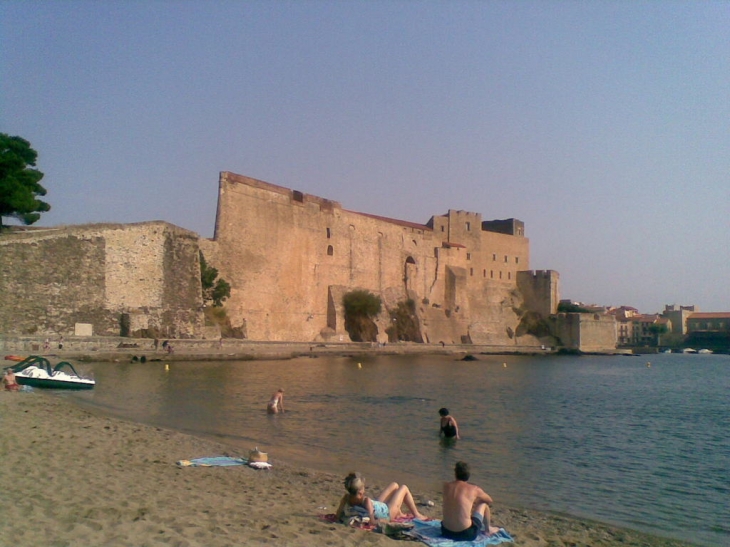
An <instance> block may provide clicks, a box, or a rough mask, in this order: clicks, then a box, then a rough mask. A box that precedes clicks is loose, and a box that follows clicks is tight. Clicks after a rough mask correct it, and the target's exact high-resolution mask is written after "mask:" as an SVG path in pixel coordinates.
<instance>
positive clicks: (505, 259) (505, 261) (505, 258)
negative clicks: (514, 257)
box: [504, 255, 507, 264]
mask: <svg viewBox="0 0 730 547" xmlns="http://www.w3.org/2000/svg"><path fill="white" fill-rule="evenodd" d="M504 263H505V264H507V255H504Z"/></svg>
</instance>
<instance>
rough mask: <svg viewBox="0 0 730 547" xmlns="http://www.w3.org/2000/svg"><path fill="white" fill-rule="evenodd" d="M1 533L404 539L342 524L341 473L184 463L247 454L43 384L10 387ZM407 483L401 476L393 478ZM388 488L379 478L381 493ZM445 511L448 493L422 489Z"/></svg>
mask: <svg viewBox="0 0 730 547" xmlns="http://www.w3.org/2000/svg"><path fill="white" fill-rule="evenodd" d="M0 419H2V424H1V427H0V461H2V473H0V492H2V495H0V515H2V518H0V537H2V538H3V542H4V544H6V545H13V546H14V547H25V546H28V547H31V546H32V547H36V546H38V545H44V546H54V547H61V546H74V547H75V546H100V545H104V546H136V547H139V546H143V545H144V546H153V545H173V546H178V547H187V546H190V547H193V546H195V547H197V546H200V547H217V546H229V545H230V546H233V545H258V544H265V543H266V544H275V545H292V546H306V547H315V546H322V545H343V546H356V545H395V543H394V541H395V540H392V539H390V538H388V537H386V536H384V535H382V534H378V533H374V532H369V531H363V530H357V529H352V528H348V527H346V526H344V525H341V524H332V523H329V522H326V521H324V520H322V519H321V518H319V515H322V514H326V513H332V512H333V511H334V509H335V508H336V505H337V502H338V501H339V499H340V497H341V495H342V493H343V488H342V485H341V480H342V477H341V476H340V475H344V474H345V472H346V471H349V470H334V471H336V472H337V475H334V474H326V473H320V472H314V471H311V470H307V469H299V468H295V467H292V466H290V465H287V464H286V462H283V461H279V460H278V459H277V458H276V455H270V462H271V463H272V464H273V468H272V469H271V470H268V471H257V470H254V469H251V468H249V467H244V466H238V467H213V468H203V467H196V468H193V467H183V468H181V467H178V466H177V465H176V462H177V461H178V460H182V459H192V458H198V457H205V456H220V455H229V456H245V455H246V454H240V453H236V452H235V451H233V450H232V449H231V448H230V447H228V446H226V445H224V444H220V443H217V442H215V441H211V440H208V439H202V438H197V437H193V436H190V435H186V434H183V433H180V432H176V431H170V430H166V429H162V428H157V427H152V426H147V425H142V424H136V423H131V422H126V421H123V420H119V419H116V418H111V417H108V416H105V415H103V414H100V413H96V412H94V413H92V412H90V411H88V410H86V409H82V408H79V407H77V406H75V405H74V404H73V403H72V402H70V401H69V400H67V399H65V398H64V397H63V396H58V395H54V394H51V393H48V392H42V391H40V390H34V391H33V392H20V393H9V392H0ZM394 479H395V480H397V477H394ZM381 486H383V485H380V484H377V483H376V484H370V485H369V491H370V492H378V490H379V487H381ZM414 495H415V497H416V499H417V500H424V499H430V500H433V501H434V502H435V506H434V507H423V508H421V510H422V512H423V513H425V514H427V515H430V516H432V517H434V518H439V517H440V515H441V507H440V494H439V493H436V492H418V491H416V492H414ZM493 520H494V524H495V525H498V526H502V527H504V528H506V529H507V530H508V531H509V532H510V533H511V534H512V535H513V537H514V538H515V543H514V544H515V545H524V546H535V547H537V546H541V547H542V546H558V547H559V546H589V545H590V546H594V547H600V546H608V545H625V546H637V547H638V546H649V547H669V546H681V545H689V544H688V543H684V542H680V541H673V540H666V539H662V538H657V537H653V536H648V535H644V534H641V533H638V532H633V531H628V530H622V529H618V528H612V527H609V526H604V525H602V524H598V523H593V522H587V521H580V520H576V519H572V518H567V517H562V516H559V515H550V514H544V513H539V512H535V511H526V510H520V509H513V508H508V507H504V506H502V505H500V503H499V500H495V506H494V517H493ZM507 545H509V544H507Z"/></svg>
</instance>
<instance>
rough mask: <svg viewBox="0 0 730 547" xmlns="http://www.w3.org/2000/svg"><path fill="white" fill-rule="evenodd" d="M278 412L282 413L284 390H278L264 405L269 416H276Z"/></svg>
mask: <svg viewBox="0 0 730 547" xmlns="http://www.w3.org/2000/svg"><path fill="white" fill-rule="evenodd" d="M279 411H281V412H284V390H283V389H279V390H278V391H277V392H276V393H274V394H273V395H272V396H271V399H269V402H268V403H267V404H266V412H268V413H269V414H278V413H279Z"/></svg>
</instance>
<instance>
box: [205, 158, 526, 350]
mask: <svg viewBox="0 0 730 547" xmlns="http://www.w3.org/2000/svg"><path fill="white" fill-rule="evenodd" d="M516 222H517V225H519V226H520V230H522V223H520V222H519V221H516ZM201 249H202V250H203V252H204V254H205V256H206V260H208V262H210V263H211V264H212V265H214V266H215V267H216V268H218V270H219V274H220V276H221V277H223V278H224V279H226V280H227V281H229V282H230V283H231V287H232V289H231V297H230V298H229V299H228V300H227V301H226V308H227V310H228V316H229V317H230V318H231V322H232V324H234V325H245V330H246V332H247V333H248V336H249V337H250V339H252V340H317V339H320V338H321V337H322V335H323V333H325V332H327V333H330V334H334V335H335V336H337V337H338V338H339V337H343V336H344V337H347V333H346V332H345V331H344V322H343V321H342V320H341V314H342V310H341V302H339V301H335V300H337V299H341V294H344V292H343V291H345V292H346V291H347V290H353V289H366V290H369V291H371V292H373V293H375V294H378V295H380V296H381V298H382V299H383V302H384V304H385V306H386V308H394V307H395V306H396V305H397V303H398V302H399V301H404V300H406V299H408V298H412V299H413V300H414V302H416V303H417V313H418V315H419V318H420V319H421V321H422V328H423V337H424V340H430V341H432V342H438V341H444V342H446V343H461V342H462V341H463V340H465V339H466V340H468V339H474V338H477V339H479V340H487V341H488V340H491V339H496V338H499V339H500V340H506V341H507V342H509V343H515V341H514V340H511V338H510V337H509V332H508V329H506V328H505V326H504V324H505V321H509V322H510V324H511V325H512V324H513V326H516V324H517V322H518V317H517V315H516V313H515V310H514V309H515V307H519V305H521V300H520V299H519V297H518V298H517V299H518V300H520V302H519V303H516V302H515V296H514V294H513V293H514V292H515V291H516V289H517V273H518V272H519V271H521V270H524V269H526V268H529V240H528V239H527V238H525V237H524V236H523V235H522V234H520V235H519V236H515V235H510V234H504V233H497V232H490V231H485V230H483V229H482V220H481V215H480V214H478V213H469V212H464V211H453V210H451V211H449V212H448V213H447V214H446V215H442V216H436V217H433V218H432V219H431V220H430V221H429V223H428V224H427V225H421V224H416V223H410V222H405V221H399V220H394V219H385V218H382V217H378V216H375V215H368V214H363V213H357V212H353V211H348V210H345V209H343V208H342V206H341V205H340V204H339V203H337V202H334V201H330V200H326V199H323V198H319V197H317V196H311V195H309V194H304V193H302V192H298V191H295V190H289V189H286V188H283V187H280V186H276V185H272V184H268V183H265V182H262V181H258V180H255V179H251V178H249V177H244V176H241V175H235V174H233V173H226V172H224V173H221V177H220V188H219V203H218V212H217V217H216V232H215V238H214V240H213V241H201ZM333 287H335V288H336V289H333ZM388 321H389V319H388V317H387V313H385V312H384V313H383V316H382V317H381V318H379V319H378V320H377V321H376V323H377V324H378V325H379V328H380V332H381V336H382V337H383V340H385V338H384V337H385V334H384V330H385V328H386V327H387V324H388ZM484 325H491V326H490V327H489V328H485V327H484ZM497 325H499V326H497Z"/></svg>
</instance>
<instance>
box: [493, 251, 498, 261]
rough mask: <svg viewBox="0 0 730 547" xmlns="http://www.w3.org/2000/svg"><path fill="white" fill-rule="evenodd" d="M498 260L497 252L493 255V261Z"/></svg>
mask: <svg viewBox="0 0 730 547" xmlns="http://www.w3.org/2000/svg"><path fill="white" fill-rule="evenodd" d="M496 261H497V253H494V254H493V255H492V262H496Z"/></svg>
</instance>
